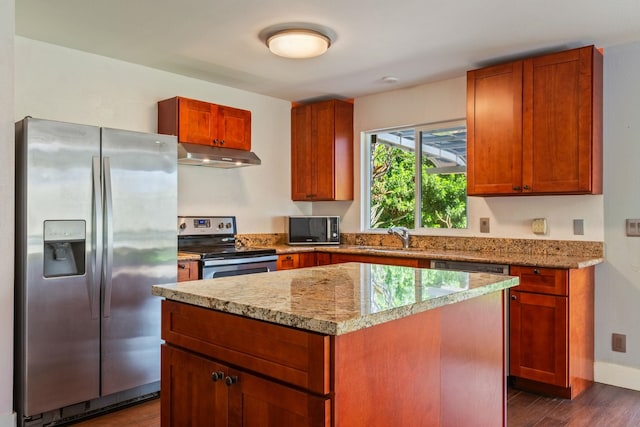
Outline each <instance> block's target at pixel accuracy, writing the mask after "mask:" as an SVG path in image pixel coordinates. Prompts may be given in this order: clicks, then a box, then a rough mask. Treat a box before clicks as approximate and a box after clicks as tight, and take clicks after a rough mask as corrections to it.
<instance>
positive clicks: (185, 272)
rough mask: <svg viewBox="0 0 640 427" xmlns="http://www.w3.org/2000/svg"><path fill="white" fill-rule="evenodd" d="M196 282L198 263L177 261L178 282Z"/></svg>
mask: <svg viewBox="0 0 640 427" xmlns="http://www.w3.org/2000/svg"><path fill="white" fill-rule="evenodd" d="M187 280H198V261H178V282H184V281H187Z"/></svg>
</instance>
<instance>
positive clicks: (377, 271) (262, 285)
mask: <svg viewBox="0 0 640 427" xmlns="http://www.w3.org/2000/svg"><path fill="white" fill-rule="evenodd" d="M517 285H518V278H516V277H511V276H500V275H493V274H485V273H464V272H458V271H444V270H431V269H419V268H412V267H398V266H389V265H374V264H363V263H346V264H336V265H329V266H321V267H310V268H302V269H295V270H283V271H275V272H270V273H258V274H252V275H251V276H250V278H249V277H248V276H232V277H225V278H218V279H208V280H197V281H189V282H180V283H176V284H171V285H156V286H154V287H153V290H152V292H153V294H154V295H157V296H162V297H165V298H167V299H170V300H173V301H178V302H184V303H188V304H193V305H197V306H201V307H204V308H210V309H215V310H219V311H223V312H227V313H233V314H238V315H242V316H245V317H249V318H253V319H258V320H264V321H268V322H272V323H277V324H281V325H286V326H291V327H295V328H298V329H304V330H308V331H314V332H319V333H322V334H329V335H340V334H345V333H348V332H353V331H356V330H359V329H363V328H366V327H369V326H373V325H376V324H379V323H383V322H388V321H392V320H395V319H399V318H402V317H405V316H408V315H411V314H414V313H418V312H422V311H426V310H430V309H434V308H438V307H441V306H443V305H447V304H452V303H456V302H459V301H464V300H466V299H470V298H474V297H477V296H480V295H484V294H488V293H492V292H497V291H501V290H503V289H506V288H509V287H513V286H517Z"/></svg>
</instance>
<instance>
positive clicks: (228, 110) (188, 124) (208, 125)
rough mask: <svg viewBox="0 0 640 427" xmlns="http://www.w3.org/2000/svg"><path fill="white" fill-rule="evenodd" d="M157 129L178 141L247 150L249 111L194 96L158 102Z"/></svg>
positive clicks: (249, 130)
mask: <svg viewBox="0 0 640 427" xmlns="http://www.w3.org/2000/svg"><path fill="white" fill-rule="evenodd" d="M158 133H162V134H168V135H176V136H177V137H178V141H179V142H186V143H190V144H201V145H211V146H217V147H225V148H235V149H238V150H245V151H249V150H251V111H248V110H241V109H238V108H232V107H227V106H224V105H217V104H212V103H209V102H204V101H198V100H195V99H189V98H183V97H179V96H177V97H174V98H170V99H165V100H163V101H159V102H158Z"/></svg>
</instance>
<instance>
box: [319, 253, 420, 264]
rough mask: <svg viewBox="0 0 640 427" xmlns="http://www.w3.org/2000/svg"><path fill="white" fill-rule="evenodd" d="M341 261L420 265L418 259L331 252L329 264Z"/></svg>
mask: <svg viewBox="0 0 640 427" xmlns="http://www.w3.org/2000/svg"><path fill="white" fill-rule="evenodd" d="M343 262H366V263H370V264H386V265H398V266H405V267H420V266H421V265H422V263H421V262H420V260H418V259H412V258H400V257H397V258H396V257H387V256H375V255H354V254H331V264H340V263H343Z"/></svg>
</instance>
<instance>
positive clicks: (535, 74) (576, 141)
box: [467, 46, 603, 196]
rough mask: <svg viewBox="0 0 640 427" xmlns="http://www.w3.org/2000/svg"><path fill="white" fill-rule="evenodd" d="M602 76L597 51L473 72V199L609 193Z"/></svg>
mask: <svg viewBox="0 0 640 427" xmlns="http://www.w3.org/2000/svg"><path fill="white" fill-rule="evenodd" d="M602 72H603V60H602V54H601V53H600V52H599V51H598V50H597V49H595V48H594V47H593V46H588V47H583V48H578V49H572V50H568V51H564V52H559V53H553V54H548V55H543V56H539V57H535V58H528V59H525V60H521V61H513V62H510V63H507V64H501V65H497V66H492V67H487V68H483V69H479V70H473V71H469V72H468V73H467V156H468V158H467V177H468V194H469V195H472V196H495V195H508V194H510V195H527V194H529V195H535V194H602Z"/></svg>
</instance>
